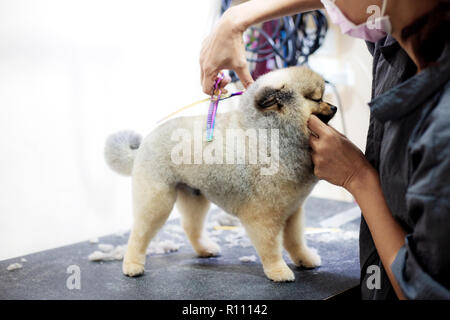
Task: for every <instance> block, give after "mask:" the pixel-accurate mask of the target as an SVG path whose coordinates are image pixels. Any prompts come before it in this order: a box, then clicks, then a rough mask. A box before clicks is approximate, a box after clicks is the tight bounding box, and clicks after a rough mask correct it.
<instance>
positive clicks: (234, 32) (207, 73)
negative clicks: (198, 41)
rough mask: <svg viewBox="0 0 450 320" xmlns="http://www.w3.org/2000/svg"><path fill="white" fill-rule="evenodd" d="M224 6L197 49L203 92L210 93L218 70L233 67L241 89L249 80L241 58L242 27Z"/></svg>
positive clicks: (243, 50)
mask: <svg viewBox="0 0 450 320" xmlns="http://www.w3.org/2000/svg"><path fill="white" fill-rule="evenodd" d="M232 9H233V8H231V9H228V10H227V11H225V13H224V14H223V15H222V17H221V18H220V20H219V22H218V23H217V25H216V27H215V28H214V30H213V31H212V33H211V34H210V35H209V36H208V37H207V38H206V39H205V40H204V41H203V44H202V49H201V52H200V68H201V81H202V87H203V92H204V93H206V94H208V95H210V94H211V93H212V91H213V88H214V81H215V79H216V76H217V74H218V73H219V71H221V70H222V69H228V70H234V71H235V72H236V74H237V75H238V77H239V79H240V80H241V82H242V84H243V85H244V87H245V88H247V87H248V86H249V85H250V84H251V83H253V79H252V76H251V75H250V72H249V70H248V65H247V60H246V58H245V47H244V41H243V39H242V34H243V32H244V31H245V28H244V27H243V26H240V25H239V23H238V22H237V20H238V19H236V17H234V15H236V14H238V13H235V11H233V10H232ZM230 81H231V79H230V77H226V78H225V79H223V80H222V81H221V82H220V84H219V87H220V88H223V87H225V86H226V85H227V84H228V83H229V82H230Z"/></svg>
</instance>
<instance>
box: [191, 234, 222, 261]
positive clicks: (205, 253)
mask: <svg viewBox="0 0 450 320" xmlns="http://www.w3.org/2000/svg"><path fill="white" fill-rule="evenodd" d="M196 252H197V254H198V255H199V257H202V258H208V257H216V256H218V255H219V254H220V246H219V245H218V244H217V243H215V242H214V241H212V240H211V239H208V238H206V239H202V240H201V241H200V243H199V246H198V247H197V248H196Z"/></svg>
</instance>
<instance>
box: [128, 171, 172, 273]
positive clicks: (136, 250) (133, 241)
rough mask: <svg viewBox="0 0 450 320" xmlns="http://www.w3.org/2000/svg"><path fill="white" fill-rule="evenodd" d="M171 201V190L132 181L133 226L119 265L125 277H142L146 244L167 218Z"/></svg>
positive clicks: (150, 182)
mask: <svg viewBox="0 0 450 320" xmlns="http://www.w3.org/2000/svg"><path fill="white" fill-rule="evenodd" d="M175 200H176V191H175V188H172V187H170V186H167V185H165V184H161V183H157V182H154V181H144V180H143V179H140V178H135V177H133V210H134V223H133V230H132V231H131V234H130V238H129V240H128V247H127V252H126V254H125V258H124V260H123V265H122V271H123V273H124V274H125V275H127V276H130V277H134V276H138V275H141V274H143V273H144V264H145V258H146V251H147V247H148V244H149V242H150V240H151V239H152V238H153V237H154V236H155V235H156V233H157V232H158V230H159V229H160V228H161V227H162V226H163V224H164V222H165V221H166V220H167V218H168V217H169V214H170V212H171V211H172V208H173V205H174V203H175Z"/></svg>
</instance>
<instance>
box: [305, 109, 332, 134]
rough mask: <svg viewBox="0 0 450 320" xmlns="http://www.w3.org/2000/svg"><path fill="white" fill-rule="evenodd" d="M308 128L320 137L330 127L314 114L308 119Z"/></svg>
mask: <svg viewBox="0 0 450 320" xmlns="http://www.w3.org/2000/svg"><path fill="white" fill-rule="evenodd" d="M308 128H309V129H310V130H311V131H312V132H314V133H315V134H316V135H317V136H319V137H320V136H321V135H322V134H323V133H324V132H325V131H326V130H328V128H329V127H328V126H327V125H326V124H325V123H323V122H322V121H321V120H320V119H319V118H317V117H316V116H315V115H313V114H312V115H311V116H310V117H309V119H308Z"/></svg>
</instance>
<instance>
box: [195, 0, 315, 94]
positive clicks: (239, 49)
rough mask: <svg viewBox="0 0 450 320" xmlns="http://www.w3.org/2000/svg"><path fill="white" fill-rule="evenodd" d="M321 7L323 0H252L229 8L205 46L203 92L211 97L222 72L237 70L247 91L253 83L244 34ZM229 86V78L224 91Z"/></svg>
mask: <svg viewBox="0 0 450 320" xmlns="http://www.w3.org/2000/svg"><path fill="white" fill-rule="evenodd" d="M321 7H322V4H321V2H320V0H251V1H247V2H244V3H242V4H239V5H237V6H234V7H231V8H229V9H228V10H227V11H225V13H224V14H223V15H222V17H221V18H220V20H219V21H218V23H217V25H216V27H215V28H214V30H213V31H212V32H211V34H210V35H209V36H208V37H207V38H206V39H205V40H204V41H203V44H202V49H201V52H200V68H201V82H202V88H203V91H204V92H205V93H206V94H211V92H212V90H213V85H214V80H215V78H216V76H217V74H218V72H219V71H220V70H222V69H228V70H234V71H235V72H236V74H237V75H238V77H239V79H240V80H241V82H242V84H243V85H244V87H246V88H247V87H248V86H249V85H250V84H251V83H252V82H253V79H252V76H251V75H250V72H249V70H248V65H247V60H246V57H245V47H244V42H243V33H244V31H245V30H246V29H247V28H248V27H250V26H251V25H253V24H256V23H260V22H263V21H267V20H272V19H275V18H278V17H282V16H286V15H292V14H295V13H298V12H303V11H309V10H314V9H318V8H321ZM229 82H230V79H229V78H225V79H224V80H223V81H221V83H220V87H224V86H225V85H227V84H228V83H229Z"/></svg>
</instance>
